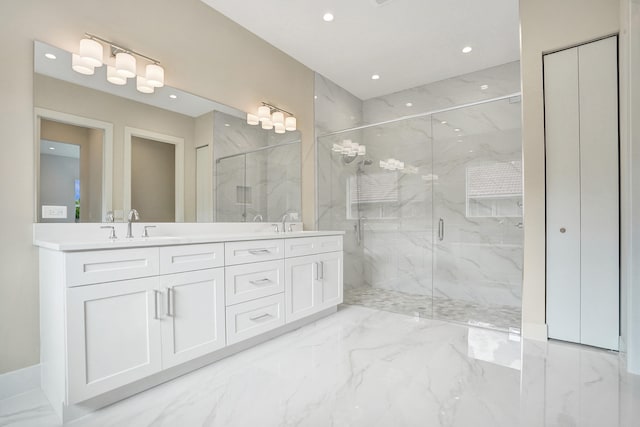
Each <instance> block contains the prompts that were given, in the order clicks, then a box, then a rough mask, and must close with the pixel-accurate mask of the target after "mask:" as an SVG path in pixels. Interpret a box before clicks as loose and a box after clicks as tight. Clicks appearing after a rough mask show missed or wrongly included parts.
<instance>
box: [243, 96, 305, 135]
mask: <svg viewBox="0 0 640 427" xmlns="http://www.w3.org/2000/svg"><path fill="white" fill-rule="evenodd" d="M285 114H286V117H285ZM261 123H262V129H266V130H271V129H275V132H276V133H280V134H281V133H285V132H293V131H295V130H296V129H297V119H296V118H295V117H294V116H293V114H292V113H290V112H288V111H287V110H283V109H282V108H278V107H276V106H275V105H271V104H268V103H266V102H263V103H262V105H261V106H260V107H258V111H257V114H251V113H247V124H249V125H253V126H256V125H259V124H261Z"/></svg>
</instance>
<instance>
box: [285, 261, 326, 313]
mask: <svg viewBox="0 0 640 427" xmlns="http://www.w3.org/2000/svg"><path fill="white" fill-rule="evenodd" d="M318 266H319V264H318V255H309V256H303V257H298V258H288V259H285V298H286V303H285V313H286V321H287V323H289V322H292V321H294V320H298V319H302V318H303V317H307V316H309V315H311V314H313V313H315V312H317V311H318V310H320V309H321V304H322V286H320V285H319V277H318Z"/></svg>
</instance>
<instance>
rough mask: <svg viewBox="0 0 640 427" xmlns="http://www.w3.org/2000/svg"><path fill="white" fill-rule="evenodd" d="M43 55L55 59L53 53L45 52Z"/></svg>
mask: <svg viewBox="0 0 640 427" xmlns="http://www.w3.org/2000/svg"><path fill="white" fill-rule="evenodd" d="M44 57H45V58H47V59H56V56H55V55H54V54H53V53H45V54H44Z"/></svg>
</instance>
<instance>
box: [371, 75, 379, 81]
mask: <svg viewBox="0 0 640 427" xmlns="http://www.w3.org/2000/svg"><path fill="white" fill-rule="evenodd" d="M378 79H380V75H379V74H374V75H373V76H371V80H378Z"/></svg>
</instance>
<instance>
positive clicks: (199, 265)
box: [160, 243, 224, 274]
mask: <svg viewBox="0 0 640 427" xmlns="http://www.w3.org/2000/svg"><path fill="white" fill-rule="evenodd" d="M222 266H224V243H211V244H204V245H184V246H165V247H161V248H160V274H171V273H182V272H183V271H193V270H205V269H207V268H216V267H222Z"/></svg>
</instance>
